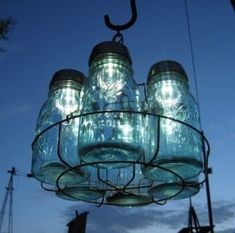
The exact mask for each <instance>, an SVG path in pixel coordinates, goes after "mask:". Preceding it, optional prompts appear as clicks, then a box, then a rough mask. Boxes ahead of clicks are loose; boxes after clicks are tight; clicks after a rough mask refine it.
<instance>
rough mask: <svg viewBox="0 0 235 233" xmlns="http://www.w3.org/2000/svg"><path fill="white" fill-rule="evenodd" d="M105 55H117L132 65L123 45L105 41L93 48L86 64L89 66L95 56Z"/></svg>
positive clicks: (126, 49)
mask: <svg viewBox="0 0 235 233" xmlns="http://www.w3.org/2000/svg"><path fill="white" fill-rule="evenodd" d="M105 53H114V54H119V55H121V56H123V57H125V58H126V59H127V60H128V61H129V62H130V64H132V60H131V56H130V53H129V51H128V48H127V47H126V46H125V45H123V44H121V43H119V42H116V41H105V42H101V43H99V44H97V45H96V46H95V47H94V48H93V50H92V52H91V55H90V58H89V62H88V64H89V66H90V65H91V63H92V61H93V60H94V59H95V58H96V57H97V56H99V55H101V54H105Z"/></svg>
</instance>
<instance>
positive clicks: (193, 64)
mask: <svg viewBox="0 0 235 233" xmlns="http://www.w3.org/2000/svg"><path fill="white" fill-rule="evenodd" d="M184 7H185V15H186V21H187V31H188V38H189V45H190V54H191V60H192V66H193V79H194V85H195V91H196V99H197V103H198V111H199V121H200V123H201V110H200V100H199V91H198V80H197V74H196V66H195V57H194V50H193V42H192V34H191V25H190V20H189V10H188V5H187V0H184Z"/></svg>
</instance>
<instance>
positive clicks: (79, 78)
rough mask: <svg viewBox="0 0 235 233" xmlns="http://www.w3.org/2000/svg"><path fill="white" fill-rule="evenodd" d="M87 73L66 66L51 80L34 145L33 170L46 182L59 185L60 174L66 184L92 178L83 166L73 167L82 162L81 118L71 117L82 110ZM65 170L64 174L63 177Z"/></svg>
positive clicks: (61, 183)
mask: <svg viewBox="0 0 235 233" xmlns="http://www.w3.org/2000/svg"><path fill="white" fill-rule="evenodd" d="M84 77H85V76H84V75H83V74H82V73H81V72H79V71H76V70H72V69H64V70H60V71H58V72H56V73H55V74H54V76H53V78H52V80H51V83H50V86H49V93H48V99H47V101H46V102H45V103H44V104H43V106H42V108H41V111H40V113H39V116H38V119H37V125H36V131H35V140H34V142H33V145H32V150H33V155H32V173H33V174H34V176H35V177H36V178H37V179H38V180H40V181H41V182H43V183H47V184H52V185H56V184H57V179H58V178H59V180H58V181H59V184H60V187H61V188H62V187H64V186H67V185H72V184H77V183H80V182H84V181H85V180H86V179H87V178H88V174H86V173H85V172H84V171H81V169H72V168H75V167H76V166H78V165H79V163H80V160H79V156H78V139H77V138H78V130H79V118H73V119H72V118H71V119H70V118H68V116H72V114H76V115H78V114H79V113H80V106H81V97H82V96H81V95H82V92H81V89H82V85H83V82H84ZM66 118H67V120H66ZM66 171H68V172H66ZM62 173H64V175H63V176H61V177H60V175H61V174H62Z"/></svg>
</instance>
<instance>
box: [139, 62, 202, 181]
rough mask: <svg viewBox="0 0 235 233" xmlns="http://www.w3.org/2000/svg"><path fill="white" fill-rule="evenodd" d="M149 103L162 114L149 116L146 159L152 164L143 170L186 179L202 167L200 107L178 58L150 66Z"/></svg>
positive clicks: (167, 178)
mask: <svg viewBox="0 0 235 233" xmlns="http://www.w3.org/2000/svg"><path fill="white" fill-rule="evenodd" d="M146 105H147V108H148V111H149V112H152V113H155V114H159V115H162V116H163V117H148V120H149V122H148V123H149V124H151V126H150V127H149V126H148V129H147V131H148V132H146V134H148V135H150V136H148V137H147V141H146V144H147V146H149V147H150V148H149V149H148V150H147V153H146V162H147V163H150V162H151V165H152V166H151V165H146V166H144V167H143V173H144V174H145V175H146V176H147V177H148V178H150V179H152V180H154V181H158V182H160V183H161V182H163V183H164V182H165V183H171V182H175V180H176V178H177V176H176V175H175V173H176V174H177V175H178V176H180V177H181V178H182V179H184V180H188V179H191V178H195V177H197V176H198V175H199V173H200V172H201V171H202V169H203V164H202V138H201V135H200V133H199V132H200V121H199V111H198V106H197V103H196V101H195V99H194V97H193V95H192V94H191V93H190V91H189V85H188V79H187V75H186V73H185V71H184V69H183V67H182V66H181V65H180V64H179V63H178V62H175V61H161V62H158V63H156V64H155V65H153V66H152V67H151V69H150V72H149V76H148V81H147V100H146ZM164 117H168V118H164ZM158 120H159V121H160V122H159V123H160V124H159V125H158ZM179 121H180V122H179ZM181 122H183V123H181ZM184 123H186V124H188V125H190V126H192V127H193V128H195V129H197V130H199V132H197V131H196V130H194V129H193V128H191V127H190V126H188V125H185V124H184ZM158 126H159V127H160V128H159V131H158ZM149 131H151V132H149ZM158 133H159V134H158ZM158 146H159V147H158ZM157 147H158V151H157ZM156 151H157V153H156Z"/></svg>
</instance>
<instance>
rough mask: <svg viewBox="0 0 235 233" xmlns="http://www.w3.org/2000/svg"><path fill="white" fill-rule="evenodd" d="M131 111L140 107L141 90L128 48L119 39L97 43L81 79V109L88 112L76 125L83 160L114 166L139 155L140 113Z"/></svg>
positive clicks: (140, 153) (140, 147)
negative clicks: (134, 76) (85, 74)
mask: <svg viewBox="0 0 235 233" xmlns="http://www.w3.org/2000/svg"><path fill="white" fill-rule="evenodd" d="M100 111H105V113H104V112H103V113H99V112H100ZM110 111H119V112H110ZM125 111H129V112H125ZM130 111H140V93H139V89H138V86H137V84H136V82H135V80H134V79H133V71H132V67H131V58H130V55H129V52H128V50H127V48H126V47H125V46H124V45H122V44H120V43H118V42H111V41H110V42H103V43H100V44H98V45H97V46H95V47H94V49H93V51H92V53H91V56H90V60H89V74H88V78H87V79H86V81H85V83H84V95H83V109H82V113H83V114H87V115H84V116H82V117H81V124H80V129H79V134H80V137H79V145H80V149H79V153H80V154H81V159H82V161H83V163H92V164H93V165H94V166H98V167H105V168H116V167H125V166H129V165H130V164H128V162H129V161H137V160H139V159H140V158H141V157H142V154H143V146H142V141H141V136H140V133H139V132H140V131H141V127H142V125H141V122H142V121H141V114H137V113H131V112H130Z"/></svg>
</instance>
